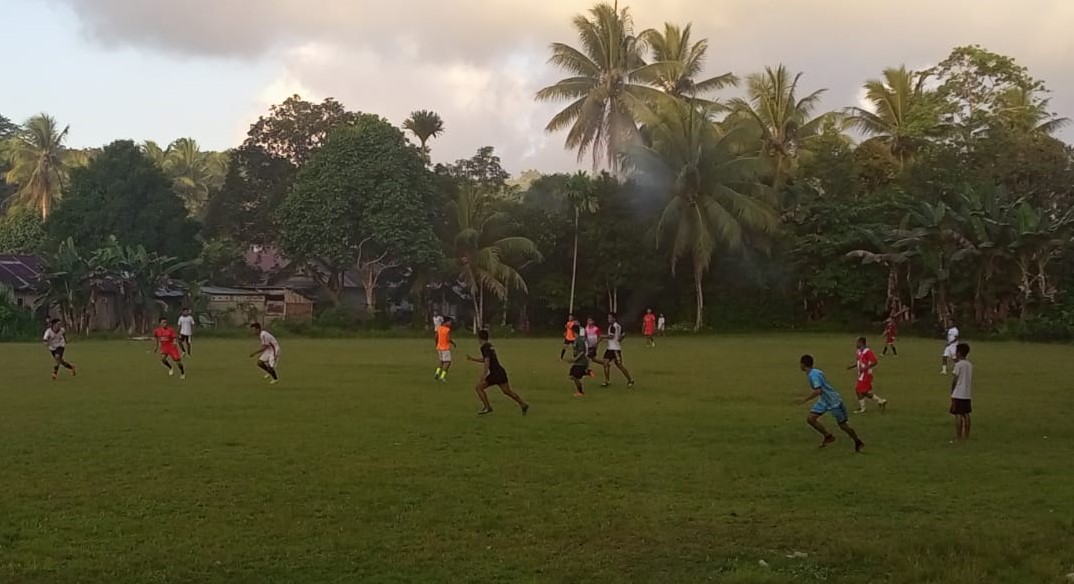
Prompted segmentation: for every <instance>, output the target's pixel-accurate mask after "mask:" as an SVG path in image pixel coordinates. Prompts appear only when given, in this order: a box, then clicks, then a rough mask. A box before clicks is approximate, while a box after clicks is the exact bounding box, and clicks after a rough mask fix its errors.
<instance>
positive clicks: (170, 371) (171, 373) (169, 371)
mask: <svg viewBox="0 0 1074 584" xmlns="http://www.w3.org/2000/svg"><path fill="white" fill-rule="evenodd" d="M173 375H175V369H169V370H168V377H172V376H173Z"/></svg>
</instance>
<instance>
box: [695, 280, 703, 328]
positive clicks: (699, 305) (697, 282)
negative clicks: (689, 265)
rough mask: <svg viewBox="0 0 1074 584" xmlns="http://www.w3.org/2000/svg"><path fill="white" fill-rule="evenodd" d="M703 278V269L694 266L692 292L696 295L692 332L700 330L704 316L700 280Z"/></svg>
mask: <svg viewBox="0 0 1074 584" xmlns="http://www.w3.org/2000/svg"><path fill="white" fill-rule="evenodd" d="M703 279H704V270H703V269H702V268H701V266H694V294H696V295H697V318H695V319H694V332H695V333H696V332H698V331H700V330H701V325H702V324H703V322H704V316H705V294H704V292H703V290H702V285H701V282H702V280H703Z"/></svg>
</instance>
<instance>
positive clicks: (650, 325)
mask: <svg viewBox="0 0 1074 584" xmlns="http://www.w3.org/2000/svg"><path fill="white" fill-rule="evenodd" d="M641 333H642V334H643V335H645V345H646V346H647V347H655V346H656V339H654V338H653V337H654V336H655V335H656V315H655V314H653V309H652V308H646V309H645V316H644V317H642V319H641Z"/></svg>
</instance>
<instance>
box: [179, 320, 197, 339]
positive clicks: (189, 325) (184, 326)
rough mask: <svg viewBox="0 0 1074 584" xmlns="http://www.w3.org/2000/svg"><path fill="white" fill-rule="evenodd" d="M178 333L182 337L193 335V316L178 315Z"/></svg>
mask: <svg viewBox="0 0 1074 584" xmlns="http://www.w3.org/2000/svg"><path fill="white" fill-rule="evenodd" d="M179 334H181V335H183V336H184V337H192V336H194V317H193V316H180V317H179Z"/></svg>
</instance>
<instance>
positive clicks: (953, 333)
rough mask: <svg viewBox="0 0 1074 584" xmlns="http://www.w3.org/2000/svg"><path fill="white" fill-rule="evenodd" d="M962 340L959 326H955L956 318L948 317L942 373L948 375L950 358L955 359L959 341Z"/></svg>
mask: <svg viewBox="0 0 1074 584" xmlns="http://www.w3.org/2000/svg"><path fill="white" fill-rule="evenodd" d="M959 340H960V337H959V331H958V327H957V326H955V321H954V319H951V318H948V319H947V344H946V345H944V348H943V359H942V360H941V363H942V368H941V369H940V375H947V361H948V359H954V358H955V354H956V350H957V348H958V341H959Z"/></svg>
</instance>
